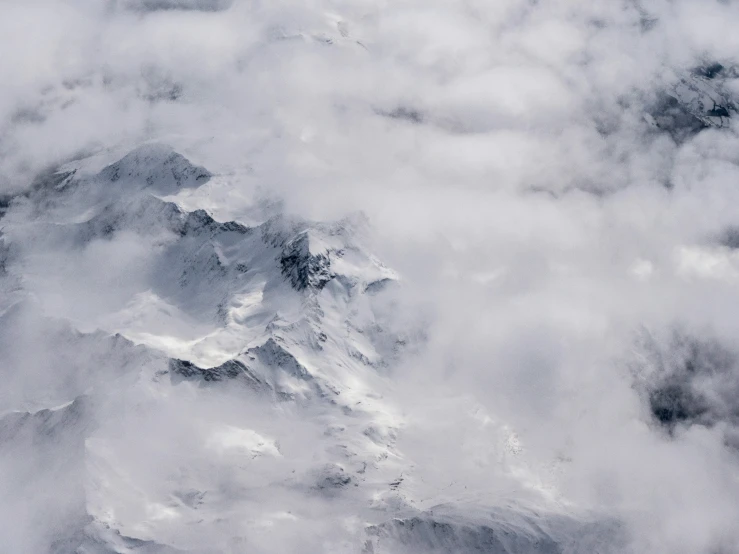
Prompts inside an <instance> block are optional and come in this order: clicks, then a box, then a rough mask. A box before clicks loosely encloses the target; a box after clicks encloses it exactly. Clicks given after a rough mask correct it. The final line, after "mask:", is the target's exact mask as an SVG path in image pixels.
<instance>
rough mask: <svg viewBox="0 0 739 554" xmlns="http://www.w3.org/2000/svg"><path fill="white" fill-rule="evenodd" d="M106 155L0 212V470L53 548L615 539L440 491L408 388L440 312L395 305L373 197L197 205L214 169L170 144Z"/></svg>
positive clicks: (359, 548) (494, 548) (561, 544)
mask: <svg viewBox="0 0 739 554" xmlns="http://www.w3.org/2000/svg"><path fill="white" fill-rule="evenodd" d="M93 166H94V164H90V163H89V161H85V160H78V161H77V162H72V163H70V164H67V165H65V166H63V167H61V168H59V169H57V170H54V171H50V172H47V173H46V174H44V175H43V176H42V177H41V178H40V179H38V180H37V181H36V183H35V184H34V185H33V187H31V188H30V189H29V190H28V191H27V192H26V193H24V194H21V195H18V196H16V197H14V198H13V199H12V200H11V201H10V202H9V203H8V207H7V211H6V213H5V215H4V217H3V219H2V224H3V227H2V231H3V241H4V243H3V244H4V252H5V254H4V258H3V259H4V265H3V268H4V270H3V274H2V277H1V278H2V286H3V289H2V290H3V296H2V304H1V305H2V309H3V312H2V314H0V353H2V356H0V359H2V362H1V363H2V374H3V378H4V380H5V382H6V383H7V384H12V386H8V387H6V390H7V391H10V392H8V393H6V394H5V395H3V396H2V400H3V402H2V408H3V414H4V415H2V418H1V419H0V443H1V444H2V445H3V448H4V449H5V451H6V452H11V453H12V454H11V456H9V457H8V456H6V457H5V458H4V459H3V460H2V464H3V465H2V469H3V470H4V471H5V472H6V475H10V476H11V477H10V480H11V481H16V487H20V488H19V489H17V490H13V491H12V492H13V493H14V494H16V495H17V496H18V497H19V498H22V499H24V500H23V502H27V505H25V506H23V508H24V509H28V510H35V509H37V506H38V505H39V504H43V505H44V506H45V508H44V510H43V511H40V512H38V515H39V517H37V518H30V519H29V520H28V521H29V522H30V523H29V525H30V524H32V525H33V527H32V528H31V527H28V528H24V529H21V530H20V531H19V536H21V537H22V538H23V540H26V541H27V540H31V539H29V537H33V539H32V540H33V544H35V545H36V548H37V550H36V551H37V552H54V553H63V552H75V553H77V554H91V553H96V554H97V553H106V554H107V553H123V552H126V553H134V552H136V553H145V552H146V553H153V552H157V553H175V552H198V553H206V552H247V551H248V552H277V551H279V552H290V551H298V550H300V549H302V548H305V549H307V550H308V551H328V550H327V549H330V548H334V549H340V550H341V551H343V552H374V553H378V554H379V553H381V552H388V553H389V552H405V551H419V550H418V549H421V551H439V552H450V551H455V552H465V553H466V552H469V553H472V552H511V553H514V552H516V553H522V552H526V553H529V552H530V553H535V552H536V553H540V552H541V553H543V552H558V553H559V552H562V553H564V552H569V553H576V552H583V553H584V552H588V553H589V552H593V550H592V548H593V545H594V544H596V545H598V548H600V549H601V550H599V551H600V552H605V551H607V549H608V548H610V547H611V546H610V545H611V544H618V541H615V540H611V539H610V538H609V537H611V535H612V533H613V525H612V523H610V522H607V521H603V522H599V521H597V520H596V521H595V522H589V523H587V524H586V523H583V522H582V521H581V519H579V516H577V515H576V514H570V513H568V514H565V513H561V514H558V513H557V510H556V509H555V507H550V508H551V512H546V511H542V512H541V513H539V512H537V511H536V510H534V509H533V508H526V509H522V510H523V511H521V510H519V509H518V508H513V507H511V506H510V505H498V504H497V503H493V504H490V501H489V500H485V501H477V502H476V503H474V504H470V501H469V500H465V501H464V502H461V499H462V498H465V497H466V495H467V492H465V491H464V490H463V489H462V488H460V490H459V493H455V494H458V495H459V496H458V499H457V500H452V501H448V502H445V503H442V502H441V499H442V498H448V495H449V494H450V492H449V491H450V490H452V489H449V487H445V488H446V489H448V490H447V492H445V493H444V494H443V495H442V496H440V497H439V504H440V506H439V507H437V508H429V506H428V505H429V496H428V495H429V491H430V490H431V491H432V490H433V486H432V488H431V489H429V486H431V484H430V483H429V482H426V478H425V477H424V475H425V473H424V472H425V471H426V470H425V469H424V468H423V465H424V464H428V463H432V462H431V461H430V460H422V459H417V460H414V459H412V458H411V457H409V456H408V455H407V454H406V453H404V451H403V449H402V448H400V447H399V446H398V442H397V441H398V437H399V435H400V434H401V433H402V430H403V428H404V426H405V425H406V423H405V420H404V415H403V409H402V408H401V406H399V405H397V404H396V403H394V402H393V400H392V394H390V393H391V391H392V375H393V370H394V367H395V366H396V365H397V364H398V363H400V362H401V361H402V360H403V359H404V357H407V356H410V355H412V352H413V351H414V349H415V348H418V347H419V346H420V345H421V344H422V342H423V338H424V329H423V323H422V321H420V320H419V321H418V322H416V323H412V324H409V323H408V322H407V321H402V322H401V321H398V320H396V318H395V307H396V304H397V302H398V299H397V298H396V296H395V293H396V291H397V290H399V287H401V288H402V287H403V282H402V279H401V278H400V277H399V275H397V274H396V273H395V272H394V271H393V270H391V269H390V268H388V267H386V266H385V265H384V264H383V263H382V262H380V261H379V260H378V259H377V258H376V257H375V256H374V255H373V254H372V253H371V251H370V249H369V247H368V246H367V245H368V244H369V243H370V242H371V241H370V236H371V233H372V229H371V225H370V223H369V222H368V221H367V219H366V218H365V217H364V216H363V215H361V214H357V215H353V216H351V217H348V218H345V219H341V220H339V221H333V222H313V221H307V220H305V219H301V218H296V217H293V216H290V215H289V214H285V213H278V214H277V215H275V214H274V213H273V210H272V209H271V208H270V210H266V211H265V213H264V218H263V220H262V221H261V222H258V223H257V224H253V223H252V224H250V225H247V224H245V223H242V222H239V221H217V220H215V219H214V218H213V217H212V216H211V215H210V214H209V213H208V212H207V211H205V210H204V209H194V210H191V211H188V210H186V209H184V208H183V207H181V206H180V205H179V204H178V194H180V193H181V192H182V191H187V190H188V189H193V188H197V187H200V186H203V185H204V184H205V183H208V182H209V181H210V180H212V179H218V176H217V175H215V174H213V173H211V172H210V171H208V170H206V169H205V168H203V167H200V166H198V165H196V164H194V163H192V162H190V161H189V160H188V159H187V158H186V157H184V156H182V155H180V154H178V153H176V152H174V151H173V150H172V149H170V148H169V147H166V146H163V145H160V144H147V145H143V146H140V147H138V148H136V149H135V150H133V151H132V152H130V153H128V154H126V155H125V156H123V157H122V158H121V159H119V160H117V161H113V162H112V163H108V164H106V165H104V166H103V167H102V168H101V169H100V168H98V169H91V168H92V167H93ZM254 210H256V211H255V212H251V213H252V215H253V214H254V213H258V212H259V208H254ZM11 392H12V394H11ZM501 436H503V435H501ZM506 436H507V435H506ZM509 438H510V437H509ZM509 438H508V439H505V440H509ZM21 453H22V459H23V460H26V463H19V460H20V459H21V458H20V456H21ZM45 460H54V461H53V463H52V464H51V465H47V464H45ZM28 464H32V465H31V466H30V467H29V466H28ZM36 466H38V467H39V468H40V469H39V473H38V475H40V476H41V477H40V479H41V481H38V480H36V479H33V480H31V479H29V478H28V475H30V473H28V472H29V471H31V468H33V467H36ZM18 483H22V484H18ZM450 486H451V485H450ZM464 489H466V486H465V487H464ZM430 494H431V497H430V498H431V499H433V498H434V494H438V493H433V492H431V493H430ZM49 499H61V500H60V501H59V502H56V500H55V502H51V503H50V502H48V501H49ZM480 502H482V503H480ZM536 502H538V503H540V504H538V505H540V506H545V505H547V502H545V500H543V499H541V498H540V499H539V500H537V501H536ZM432 504H433V502H432ZM335 522H339V523H338V525H339V527H335V525H337V523H335ZM19 540H20V539H19ZM316 541H318V542H316ZM609 541H610V542H609ZM21 544H23V543H21ZM331 545H333V546H331Z"/></svg>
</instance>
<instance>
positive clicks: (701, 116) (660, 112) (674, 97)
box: [647, 63, 737, 142]
mask: <svg viewBox="0 0 739 554" xmlns="http://www.w3.org/2000/svg"><path fill="white" fill-rule="evenodd" d="M733 77H736V70H735V69H734V68H727V67H724V66H723V65H721V64H719V63H709V64H705V65H702V66H699V67H696V68H694V69H692V70H691V71H688V72H685V73H684V74H682V75H681V76H680V77H679V79H678V81H677V82H676V83H675V84H674V85H673V86H672V87H671V88H668V89H667V90H666V91H664V92H663V93H661V94H660V95H659V96H658V100H657V102H656V104H655V105H654V106H653V108H652V109H651V110H650V112H649V114H648V115H647V120H648V121H649V122H650V123H652V124H653V125H654V126H656V127H658V128H659V129H661V130H664V131H667V132H668V133H670V134H671V135H672V137H673V138H674V139H675V140H676V141H678V142H682V141H684V140H686V139H687V138H689V137H691V136H693V135H695V134H696V133H698V132H700V131H701V130H703V129H707V128H712V127H713V128H723V127H728V125H729V120H730V118H731V117H733V114H735V113H736V112H737V99H736V98H735V95H734V93H733V92H731V91H730V90H728V89H727V87H726V86H725V82H726V81H727V80H728V79H730V78H733Z"/></svg>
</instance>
